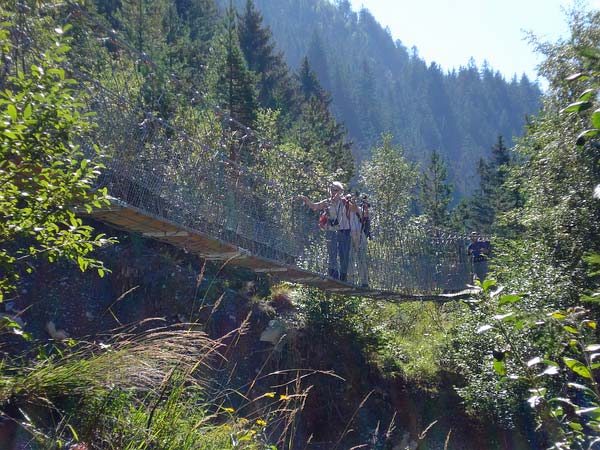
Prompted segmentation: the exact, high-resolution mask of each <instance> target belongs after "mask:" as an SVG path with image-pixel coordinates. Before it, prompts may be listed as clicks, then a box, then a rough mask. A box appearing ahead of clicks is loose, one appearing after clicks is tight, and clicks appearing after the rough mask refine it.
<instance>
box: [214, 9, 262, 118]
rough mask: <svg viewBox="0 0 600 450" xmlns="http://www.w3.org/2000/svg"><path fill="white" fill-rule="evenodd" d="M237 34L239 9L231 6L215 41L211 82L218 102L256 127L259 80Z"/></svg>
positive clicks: (234, 116) (232, 114)
mask: <svg viewBox="0 0 600 450" xmlns="http://www.w3.org/2000/svg"><path fill="white" fill-rule="evenodd" d="M237 36H238V35H237V26H236V20H235V12H234V10H233V9H232V8H230V9H229V10H228V11H227V14H226V17H225V20H224V22H223V25H222V28H221V30H220V31H219V33H218V34H217V35H216V36H215V38H214V40H213V45H212V48H213V50H212V53H211V55H210V58H209V72H210V73H209V74H208V79H207V82H208V85H209V88H210V90H211V94H212V95H213V96H214V97H215V100H216V102H217V104H219V105H220V106H221V107H222V108H224V109H225V110H227V111H228V113H229V114H230V115H231V116H232V117H233V118H234V119H236V120H238V121H240V122H241V123H243V124H244V125H246V126H252V125H253V123H254V120H255V117H256V108H257V106H258V105H257V101H256V90H255V87H254V83H255V80H254V77H253V74H252V72H250V71H249V70H248V67H247V65H246V61H245V60H244V56H243V55H242V51H241V49H240V46H239V42H238V37H237Z"/></svg>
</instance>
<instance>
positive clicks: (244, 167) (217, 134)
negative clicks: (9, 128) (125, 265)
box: [66, 10, 473, 302]
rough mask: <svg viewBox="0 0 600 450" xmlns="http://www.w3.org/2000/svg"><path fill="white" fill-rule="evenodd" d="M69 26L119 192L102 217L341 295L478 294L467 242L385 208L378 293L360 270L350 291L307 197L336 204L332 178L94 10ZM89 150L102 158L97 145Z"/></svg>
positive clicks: (108, 173) (371, 258)
mask: <svg viewBox="0 0 600 450" xmlns="http://www.w3.org/2000/svg"><path fill="white" fill-rule="evenodd" d="M69 21H70V23H73V24H74V26H75V27H81V30H83V31H81V30H80V31H79V32H78V33H79V36H86V38H85V39H81V41H82V42H78V43H77V45H75V44H74V45H73V50H72V53H71V57H70V58H69V60H68V61H67V62H66V64H67V66H66V70H67V71H68V74H69V76H71V77H72V78H74V79H76V80H77V81H78V82H79V87H80V88H81V89H82V90H84V91H85V92H86V93H87V107H88V109H89V110H90V111H91V112H93V113H94V115H93V117H92V120H93V121H94V122H95V123H96V124H97V131H96V133H95V135H94V136H93V141H94V143H96V144H99V145H100V146H101V148H103V149H104V151H105V152H106V156H107V157H106V158H105V160H104V164H105V166H106V169H105V170H104V171H103V173H102V174H101V175H100V177H99V178H98V182H97V186H96V187H97V188H107V190H108V193H109V195H110V198H111V203H110V206H108V207H105V208H101V209H96V210H94V211H93V212H92V213H91V214H90V216H91V217H92V218H93V219H96V220H99V221H102V222H105V223H107V224H109V225H112V226H114V227H116V228H119V229H122V230H127V231H131V232H136V233H140V234H141V235H143V236H145V237H148V238H151V239H156V240H159V241H162V242H166V243H169V244H172V245H174V246H176V247H179V248H182V249H184V250H186V251H188V252H190V253H193V254H196V255H198V256H199V257H201V258H204V259H206V260H211V261H222V262H223V263H224V264H230V265H234V266H239V267H244V268H247V269H250V270H252V271H254V272H255V273H257V274H269V276H271V277H272V278H274V279H277V280H285V281H290V282H293V283H301V284H305V285H309V286H315V287H318V288H320V289H323V290H325V291H328V292H333V293H341V294H344V295H354V296H364V297H370V298H376V299H385V300H389V301H397V302H400V301H411V300H435V301H448V300H453V299H457V298H461V297H464V296H468V295H472V294H473V290H470V289H467V285H468V283H469V282H470V281H471V273H470V265H469V259H468V256H467V254H466V243H467V242H466V238H465V237H464V236H460V235H456V234H452V233H448V232H443V231H441V230H437V229H429V228H427V227H423V226H420V225H417V224H410V223H406V222H402V221H399V220H392V218H390V217H388V216H387V214H386V211H382V210H379V209H378V208H377V205H376V204H375V205H374V208H373V210H372V223H373V225H372V226H373V239H372V240H370V241H369V242H368V268H369V287H368V288H364V287H360V286H359V280H358V279H357V275H356V272H357V271H356V270H353V268H352V267H351V268H350V271H349V278H348V281H347V282H342V281H340V280H337V279H333V278H330V277H328V276H327V272H328V257H327V242H326V236H325V233H324V232H323V231H322V230H320V229H319V226H318V214H317V213H316V212H313V211H311V210H309V209H308V208H306V207H305V206H304V205H303V203H302V202H301V201H299V200H298V197H299V196H300V195H303V194H310V196H311V198H316V197H318V196H319V195H321V198H325V197H326V192H327V188H328V187H329V185H330V183H331V180H323V179H322V177H319V176H318V175H317V174H315V173H313V172H312V171H311V169H310V167H309V165H308V164H307V163H305V162H302V161H301V160H298V159H297V158H296V157H294V156H292V154H291V153H290V152H289V151H286V150H285V149H282V148H280V147H279V146H278V145H277V144H276V143H273V142H272V141H270V140H268V139H266V138H264V137H262V136H261V135H260V134H259V133H257V132H256V131H255V130H252V129H251V128H249V127H246V126H245V125H243V124H241V123H239V122H238V121H237V120H235V118H233V117H232V116H231V115H230V114H229V113H228V111H226V110H222V109H220V108H219V107H218V106H216V105H214V104H210V102H209V101H208V100H207V98H206V97H205V96H204V95H203V94H202V93H199V92H195V91H194V92H190V91H189V89H187V90H186V89H185V88H184V87H183V86H182V83H180V82H179V81H178V79H177V78H176V77H175V76H173V75H172V74H170V73H168V72H167V71H164V70H162V69H161V68H159V67H158V66H157V65H155V64H154V63H153V62H152V61H151V59H150V58H149V57H148V56H147V55H146V54H144V53H140V52H138V51H136V50H135V49H133V48H132V47H131V46H129V45H128V44H127V43H126V42H125V41H124V40H122V39H120V38H119V37H118V36H117V35H116V34H115V33H114V31H112V30H110V29H107V28H105V27H103V26H102V25H101V24H99V23H98V22H95V21H94V20H93V19H92V18H90V17H88V16H87V15H86V13H85V12H83V11H81V10H77V11H76V13H73V14H71V15H70V16H69ZM99 40H102V41H103V42H105V45H103V46H101V48H100V51H98V50H97V49H96V51H95V55H96V59H95V61H93V62H90V61H89V59H88V60H85V59H83V58H79V57H78V54H77V52H78V51H80V50H85V49H86V48H85V47H86V42H89V43H97V42H98V41H99ZM88 50H89V49H88ZM182 99H183V100H182ZM80 144H81V145H82V147H83V148H84V149H86V151H88V152H90V155H91V154H92V152H93V149H92V145H91V142H81V143H80ZM319 199H320V198H319Z"/></svg>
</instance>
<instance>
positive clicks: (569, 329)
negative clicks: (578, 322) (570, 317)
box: [563, 325, 579, 334]
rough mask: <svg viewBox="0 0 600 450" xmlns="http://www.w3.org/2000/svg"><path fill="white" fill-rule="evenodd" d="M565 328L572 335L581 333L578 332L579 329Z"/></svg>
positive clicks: (565, 326) (567, 326) (566, 326)
mask: <svg viewBox="0 0 600 450" xmlns="http://www.w3.org/2000/svg"><path fill="white" fill-rule="evenodd" d="M563 328H564V329H565V331H568V332H569V333H571V334H579V331H577V329H575V328H573V327H572V326H570V325H564V326H563Z"/></svg>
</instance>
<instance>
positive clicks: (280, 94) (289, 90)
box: [238, 0, 298, 114]
mask: <svg viewBox="0 0 600 450" xmlns="http://www.w3.org/2000/svg"><path fill="white" fill-rule="evenodd" d="M238 23H239V30H238V36H239V41H240V48H241V50H242V52H243V54H244V58H245V59H246V62H247V63H248V68H249V69H250V70H252V71H253V72H254V73H255V74H256V77H257V90H258V101H259V103H260V104H261V105H262V106H263V107H266V108H271V109H281V110H283V111H284V112H285V113H288V112H295V113H296V114H297V112H298V111H297V109H296V108H294V105H295V103H296V102H295V100H296V90H295V87H294V84H293V81H292V78H291V76H290V71H289V69H288V67H287V64H286V63H285V61H284V57H283V54H282V53H281V52H276V51H275V45H274V44H273V42H272V34H271V30H270V29H269V28H268V27H264V26H263V18H262V15H261V14H260V12H259V11H257V10H256V8H255V6H254V2H253V0H247V2H246V8H245V10H244V13H243V14H242V15H240V16H239V17H238Z"/></svg>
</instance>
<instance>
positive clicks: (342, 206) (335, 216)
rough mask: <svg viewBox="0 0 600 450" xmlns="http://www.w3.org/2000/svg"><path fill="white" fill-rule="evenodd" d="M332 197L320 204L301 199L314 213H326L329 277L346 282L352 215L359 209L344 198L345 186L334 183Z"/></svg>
mask: <svg viewBox="0 0 600 450" xmlns="http://www.w3.org/2000/svg"><path fill="white" fill-rule="evenodd" d="M329 193H330V197H329V198H327V199H325V200H321V201H320V202H316V203H315V202H313V201H311V200H310V199H309V198H308V197H307V196H306V195H301V196H300V199H301V200H302V201H303V202H304V204H305V205H306V206H308V207H309V208H310V209H312V210H313V211H324V212H325V215H326V218H327V219H326V224H325V227H324V230H325V240H326V241H327V253H328V275H329V276H330V277H331V278H335V279H339V280H340V281H346V280H347V279H348V264H349V256H350V242H351V238H350V214H351V213H353V212H358V207H357V206H356V205H354V204H350V203H349V202H347V201H346V199H345V198H344V196H343V194H344V185H343V184H342V183H340V182H339V181H334V182H333V183H331V186H330V187H329Z"/></svg>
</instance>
